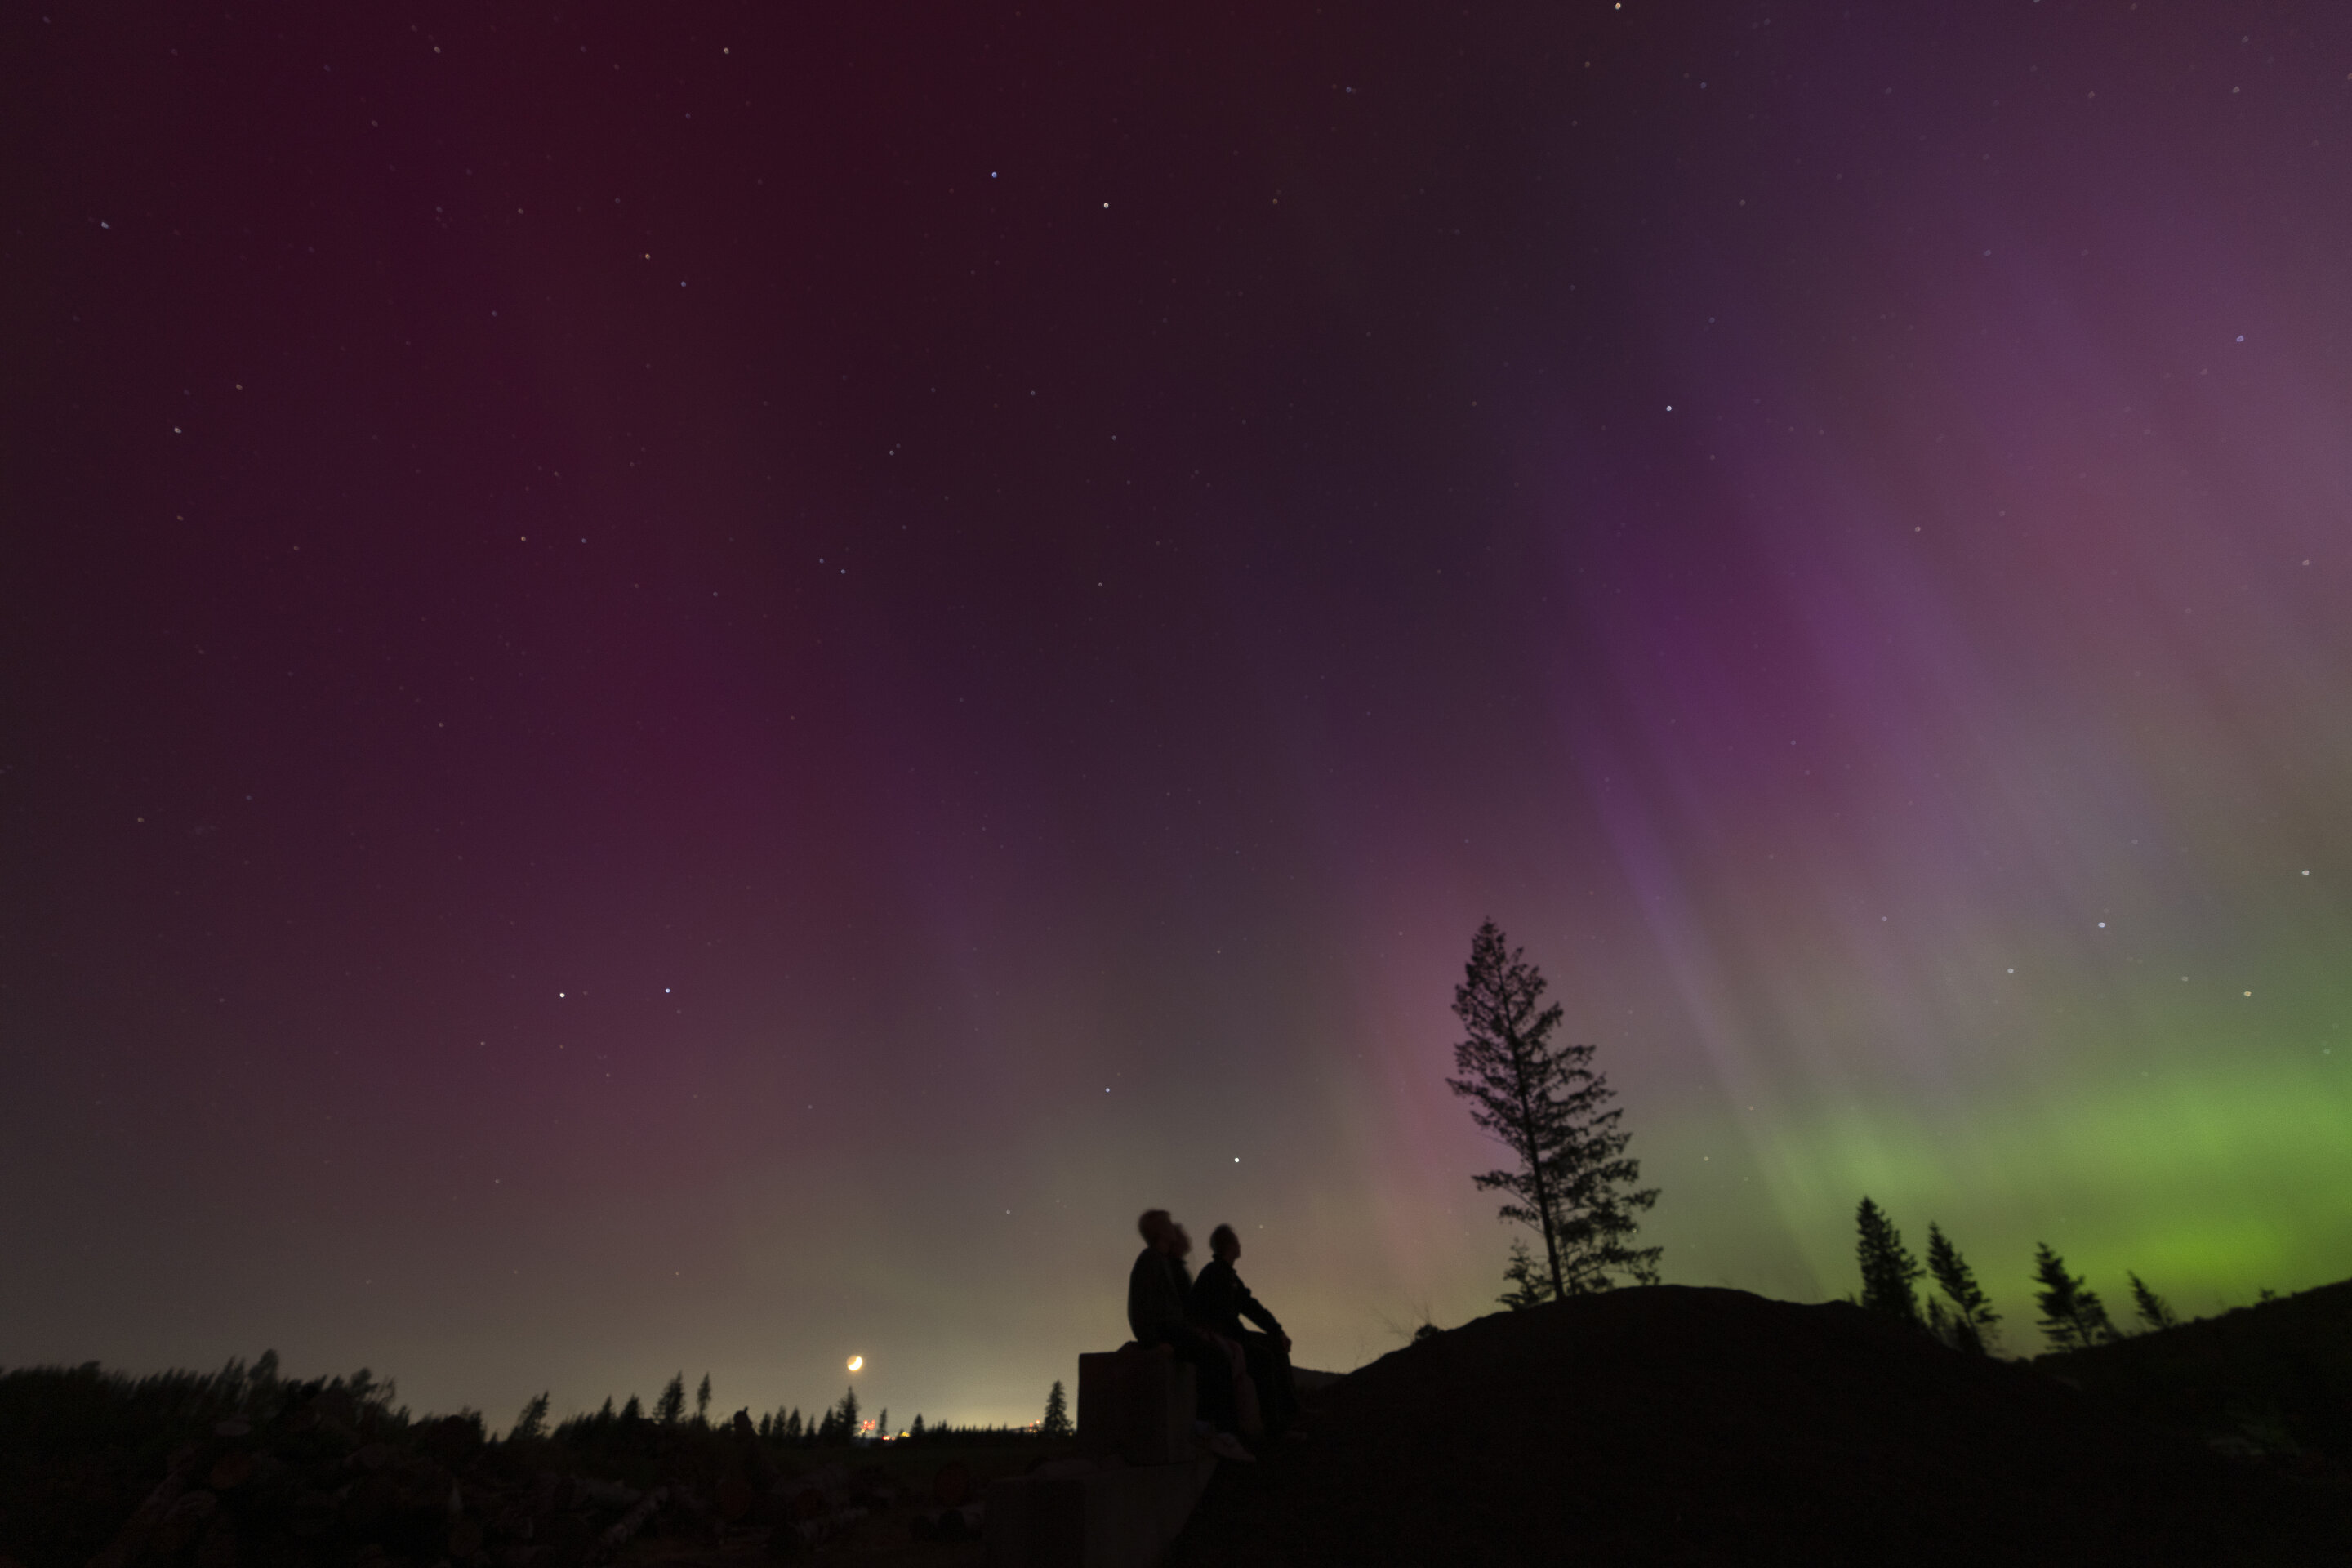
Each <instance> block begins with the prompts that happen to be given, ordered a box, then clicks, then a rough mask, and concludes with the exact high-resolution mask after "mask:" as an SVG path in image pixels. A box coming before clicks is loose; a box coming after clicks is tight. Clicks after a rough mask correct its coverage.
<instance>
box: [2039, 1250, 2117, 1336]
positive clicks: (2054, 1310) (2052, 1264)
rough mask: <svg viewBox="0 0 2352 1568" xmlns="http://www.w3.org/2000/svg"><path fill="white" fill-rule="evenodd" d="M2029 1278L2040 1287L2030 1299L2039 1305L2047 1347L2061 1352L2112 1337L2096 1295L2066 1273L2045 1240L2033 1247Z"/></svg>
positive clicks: (2104, 1312)
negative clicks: (2047, 1339) (2031, 1269)
mask: <svg viewBox="0 0 2352 1568" xmlns="http://www.w3.org/2000/svg"><path fill="white" fill-rule="evenodd" d="M2033 1277H2034V1279H2037V1280H2039V1281H2040V1282H2041V1284H2042V1289H2039V1290H2036V1291H2035V1292H2034V1293H2033V1299H2034V1300H2035V1301H2036V1302H2038V1303H2039V1304H2040V1305H2041V1308H2042V1319H2041V1322H2042V1332H2043V1333H2044V1334H2046V1335H2048V1336H2049V1339H2050V1342H2051V1344H2053V1346H2055V1347H2056V1348H2058V1349H2059V1350H2062V1351H2072V1350H2081V1349H2083V1348H2084V1347H2085V1346H2088V1345H2095V1344H2096V1343H2098V1342H2100V1341H2101V1340H2111V1339H2114V1338H2115V1337H2116V1331H2115V1326H2114V1325H2113V1324H2111V1323H2109V1322H2108V1321H2107V1310H2106V1308H2105V1306H2103V1305H2102V1304H2101V1303H2100V1301H2099V1293H2098V1292H2097V1291H2095V1290H2093V1289H2089V1288H2088V1285H2087V1282H2086V1281H2084V1279H2081V1278H2079V1277H2077V1276H2075V1275H2072V1274H2069V1273H2067V1272H2066V1260H2065V1259H2064V1258H2061V1257H2059V1256H2058V1255H2057V1254H2056V1253H2055V1252H2053V1251H2052V1250H2051V1248H2050V1244H2049V1243H2048V1242H2046V1241H2044V1242H2041V1243H2038V1244H2037V1245H2036V1250H2035V1252H2034V1254H2033Z"/></svg>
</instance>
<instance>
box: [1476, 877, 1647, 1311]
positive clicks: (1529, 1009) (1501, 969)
mask: <svg viewBox="0 0 2352 1568" xmlns="http://www.w3.org/2000/svg"><path fill="white" fill-rule="evenodd" d="M1543 994H1544V978H1543V975H1542V974H1541V973H1539V972H1538V970H1537V969H1536V967H1535V965H1533V964H1531V963H1528V961H1527V959H1526V957H1525V955H1524V953H1522V952H1517V951H1514V950H1512V949H1510V948H1507V947H1506V946H1505V945H1504V942H1503V933H1502V931H1501V930H1500V929H1499V928H1497V927H1496V924H1495V922H1494V921H1486V923H1485V924H1483V925H1481V926H1480V927H1479V928H1478V931H1477V934H1476V935H1475V936H1474V937H1472V938H1471V941H1470V963H1469V964H1468V966H1467V968H1466V969H1465V972H1464V975H1463V981H1462V984H1459V985H1457V986H1455V987H1454V1016H1455V1017H1457V1018H1459V1019H1461V1020H1462V1026H1463V1028H1464V1029H1465V1031H1466V1032H1467V1033H1468V1036H1469V1037H1468V1038H1467V1039H1465V1040H1463V1041H1462V1042H1460V1043H1459V1044H1457V1045H1456V1046H1455V1047H1454V1071H1456V1072H1458V1073H1460V1074H1461V1075H1462V1076H1461V1077H1459V1078H1449V1079H1446V1080H1445V1086H1446V1087H1447V1088H1448V1089H1452V1090H1453V1091H1454V1093H1455V1094H1457V1095H1459V1096H1461V1097H1462V1098H1463V1099H1465V1100H1469V1101H1470V1102H1471V1110H1470V1120H1471V1121H1475V1122H1476V1123H1477V1124H1478V1126H1479V1127H1480V1128H1481V1129H1483V1130H1484V1131H1487V1132H1490V1133H1492V1134H1494V1136H1495V1137H1496V1139H1498V1140H1500V1141H1501V1142H1502V1143H1503V1145H1504V1147H1506V1148H1507V1149H1509V1150H1510V1152H1512V1153H1513V1154H1514V1155H1516V1156H1517V1158H1518V1164H1517V1167H1516V1168H1507V1169H1503V1170H1496V1171H1488V1172H1486V1173H1485V1174H1483V1175H1475V1176H1473V1177H1471V1178H1470V1180H1471V1183H1472V1184H1474V1185H1475V1186H1476V1187H1477V1188H1478V1189H1479V1190H1480V1191H1481V1192H1501V1193H1504V1194H1507V1195H1508V1196H1509V1197H1510V1199H1511V1201H1510V1202H1509V1203H1507V1204H1505V1205H1503V1206H1502V1209H1501V1211H1500V1212H1501V1215H1502V1217H1503V1218H1505V1219H1507V1220H1514V1221H1517V1223H1519V1224H1521V1225H1524V1226H1529V1227H1530V1228H1532V1229H1533V1230H1535V1231H1536V1233H1537V1234H1538V1235H1539V1236H1541V1237H1543V1244H1544V1264H1545V1271H1546V1272H1547V1273H1548V1274H1549V1276H1550V1284H1551V1290H1552V1294H1554V1295H1555V1296H1567V1295H1573V1294H1578V1293H1580V1292H1583V1291H1587V1290H1606V1289H1609V1288H1610V1286H1611V1285H1612V1284H1613V1283H1615V1280H1614V1279H1613V1276H1615V1275H1618V1274H1623V1275H1625V1276H1627V1277H1628V1278H1630V1279H1633V1280H1636V1281H1638V1282H1639V1283H1642V1284H1644V1285H1654V1284H1656V1283H1657V1279H1658V1256H1659V1251H1660V1249H1659V1248H1657V1247H1633V1246H1629V1245H1628V1243H1629V1242H1631V1241H1632V1239H1633V1236H1634V1234H1635V1232H1636V1231H1637V1230H1638V1229H1639V1228H1640V1227H1639V1225H1638V1222H1637V1221H1636V1220H1635V1219H1634V1217H1633V1216H1634V1214H1635V1213H1636V1211H1639V1210H1644V1209H1647V1208H1649V1207H1650V1206H1651V1205H1654V1204H1655V1203H1656V1202H1657V1201H1658V1190H1657V1189H1656V1188H1655V1187H1649V1188H1644V1189H1641V1190H1638V1191H1636V1190H1633V1184H1634V1183H1635V1182H1638V1181H1640V1180H1641V1179H1642V1165H1641V1162H1640V1161H1638V1160H1634V1159H1632V1158H1629V1157H1628V1156H1627V1155H1626V1153H1625V1146H1626V1144H1627V1143H1629V1142H1632V1134H1630V1133H1626V1132H1622V1131H1618V1127H1617V1122H1618V1119H1619V1118H1620V1117H1621V1116H1622V1115H1623V1114H1624V1112H1623V1111H1622V1110H1606V1109H1603V1108H1604V1107H1606V1106H1607V1105H1608V1104H1609V1102H1610V1100H1612V1099H1614V1098H1615V1094H1614V1092H1613V1091H1612V1089H1610V1087H1609V1081H1608V1079H1605V1078H1603V1077H1601V1075H1600V1074H1599V1073H1596V1072H1594V1071H1593V1070H1592V1068H1591V1065H1590V1064H1591V1060H1592V1053H1593V1048H1594V1047H1591V1046H1589V1045H1574V1044H1567V1043H1554V1042H1553V1040H1552V1038H1551V1034H1552V1031H1553V1030H1555V1029H1557V1028H1558V1027H1559V1021H1560V1009H1559V1004H1558V1003H1554V1004H1553V1005H1551V1006H1549V1007H1544V1006H1542V1005H1541V1003H1542V1001H1543Z"/></svg>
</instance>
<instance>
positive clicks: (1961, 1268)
mask: <svg viewBox="0 0 2352 1568" xmlns="http://www.w3.org/2000/svg"><path fill="white" fill-rule="evenodd" d="M1927 1272H1928V1273H1930V1274H1932V1275H1934V1276H1935V1279H1936V1285H1937V1289H1941V1290H1942V1291H1943V1292H1944V1295H1945V1296H1946V1297H1947V1298H1948V1300H1950V1301H1951V1303H1952V1313H1951V1318H1950V1329H1949V1331H1948V1333H1946V1334H1944V1336H1943V1337H1945V1338H1946V1339H1948V1340H1949V1342H1951V1344H1952V1346H1953V1348H1954V1349H1956V1350H1964V1351H1967V1352H1969V1354H1971V1355H1983V1354H1985V1353H1986V1352H1987V1347H1988V1344H1989V1342H1990V1340H1991V1338H1992V1336H1993V1331H1994V1326H1995V1325H1996V1324H1998V1323H1999V1322H2000V1313H1999V1312H1996V1311H1994V1310H1992V1302H1991V1301H1990V1300H1989V1299H1988V1298H1987V1297H1986V1295H1985V1293H1984V1291H1983V1290H1982V1289H1979V1287H1978V1285H1977V1277H1976V1271H1975V1270H1974V1269H1971V1268H1969V1263H1968V1259H1967V1258H1962V1257H1961V1256H1960V1249H1959V1248H1958V1247H1954V1246H1953V1245H1952V1244H1951V1242H1950V1240H1949V1239H1948V1238H1947V1237H1945V1235H1944V1233H1943V1232H1942V1231H1941V1230H1939V1229H1937V1227H1936V1225H1935V1222H1934V1221H1932V1220H1931V1221H1929V1222H1928V1225H1927Z"/></svg>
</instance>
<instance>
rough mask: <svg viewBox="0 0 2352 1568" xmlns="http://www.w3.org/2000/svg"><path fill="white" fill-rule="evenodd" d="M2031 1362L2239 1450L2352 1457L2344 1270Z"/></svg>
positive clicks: (2351, 1364) (2351, 1362) (2351, 1357)
mask: <svg viewBox="0 0 2352 1568" xmlns="http://www.w3.org/2000/svg"><path fill="white" fill-rule="evenodd" d="M2034 1364H2035V1365H2037V1366H2039V1367H2042V1369H2043V1370H2045V1371H2048V1372H2051V1373H2056V1374H2057V1375H2058V1376H2060V1377H2063V1378H2066V1379H2069V1380H2070V1381H2072V1382H2073V1383H2074V1384H2076V1385H2077V1386H2079V1387H2082V1388H2086V1389H2088V1390H2090V1391H2091V1392H2092V1393H2093V1394H2098V1395H2100V1396H2101V1397H2103V1398H2105V1399H2106V1400H2107V1401H2108V1402H2109V1403H2111V1404H2114V1405H2120V1406H2122V1407H2123V1408H2124V1409H2126V1410H2128V1411H2130V1412H2131V1413H2132V1414H2134V1415H2138V1416H2140V1417H2141V1418H2142V1419H2144V1420H2146V1421H2147V1422H2149V1423H2151V1424H2154V1425H2157V1426H2166V1427H2169V1428H2171V1429H2173V1430H2175V1431H2178V1432H2181V1433H2184V1434H2188V1435H2191V1436H2200V1437H2204V1438H2207V1439H2210V1440H2215V1441H2217V1442H2218V1443H2219V1444H2220V1445H2221V1446H2222V1447H2226V1448H2230V1449H2234V1450H2236V1451H2238V1452H2242V1453H2262V1454H2269V1455H2272V1456H2273V1457H2275V1458H2283V1459H2292V1458H2298V1457H2300V1456H2303V1455H2321V1456H2326V1457H2329V1458H2335V1459H2338V1460H2344V1459H2352V1279H2346V1280H2342V1281H2339V1282H2338V1283H2336V1284H2334V1285H2322V1286H2320V1287H2319V1288H2318V1289H2314V1290H2304V1291H2300V1292H2298V1293H2297V1294H2295V1295H2293V1296H2286V1297H2282V1298H2280V1299H2279V1300H2273V1301H2263V1302H2261V1303H2259V1304H2257V1305H2255V1306H2252V1307H2240V1308H2237V1309H2235V1310H2231V1311H2228V1312H2224V1313H2222V1314H2221V1316H2219V1317H2214V1318H2200V1319H2197V1320H2196V1321H2193V1322H2187V1323H2181V1324H2179V1325H2178V1326H2177V1327H2174V1328H2169V1329H2167V1330H2165V1331H2162V1332H2161V1333H2153V1334H2134V1335H2132V1336H2131V1337H2130V1338H2128V1339H2122V1340H2116V1341H2113V1342H2109V1343H2107V1344H2103V1345H2094V1346H2092V1347H2091V1348H2090V1349H2088V1350H2082V1351H2071V1352H2067V1353H2065V1354H2063V1355H2046V1356H2043V1357H2042V1358H2041V1360H2039V1361H2038V1362H2036V1363H2034ZM2319 1468H2325V1467H2319Z"/></svg>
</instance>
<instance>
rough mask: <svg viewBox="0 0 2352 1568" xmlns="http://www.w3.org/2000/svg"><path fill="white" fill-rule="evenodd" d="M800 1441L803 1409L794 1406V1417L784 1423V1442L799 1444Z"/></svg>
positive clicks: (791, 1416)
mask: <svg viewBox="0 0 2352 1568" xmlns="http://www.w3.org/2000/svg"><path fill="white" fill-rule="evenodd" d="M800 1440H801V1407H800V1406H799V1405H793V1413H792V1415H790V1416H789V1417H788V1418H786V1420H785V1422H784V1441H785V1442H787V1443H797V1442H799V1441H800Z"/></svg>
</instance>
